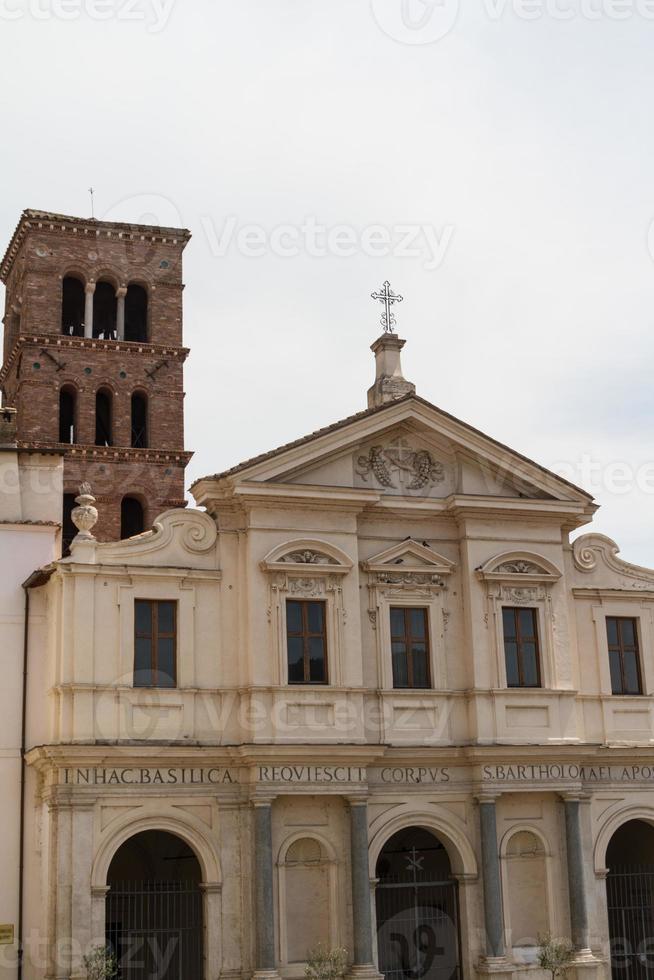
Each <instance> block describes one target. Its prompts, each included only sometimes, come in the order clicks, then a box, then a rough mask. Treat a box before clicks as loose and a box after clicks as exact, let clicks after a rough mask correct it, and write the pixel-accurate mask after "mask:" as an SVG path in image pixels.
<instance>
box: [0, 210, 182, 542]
mask: <svg viewBox="0 0 654 980" xmlns="http://www.w3.org/2000/svg"><path fill="white" fill-rule="evenodd" d="M28 214H29V213H28ZM22 221H23V222H25V217H24V218H23V219H22ZM39 225H41V227H39ZM21 228H22V230H21ZM126 228H127V226H122V225H114V224H108V223H102V222H96V223H91V222H88V221H86V222H84V221H77V219H58V220H53V221H51V222H49V221H34V220H28V221H27V222H26V225H25V226H24V227H22V226H21V225H19V229H18V232H17V236H18V237H15V239H14V240H13V241H14V243H16V242H17V243H18V244H17V245H16V246H15V247H14V249H13V252H12V253H11V256H13V257H11V258H10V260H8V259H7V258H5V264H4V266H3V273H4V275H5V278H6V282H7V295H6V315H5V337H4V350H5V361H4V365H3V368H2V371H1V372H0V384H1V385H2V390H3V403H4V404H5V405H10V406H13V407H15V408H16V409H17V411H18V424H17V438H18V440H19V442H20V443H22V444H25V445H28V446H36V447H48V446H58V445H60V443H59V400H60V392H61V389H62V388H63V387H64V386H66V387H67V388H68V389H69V390H71V391H74V393H75V400H76V416H75V445H74V446H67V447H66V456H65V458H64V492H65V493H77V488H78V486H79V484H80V483H81V482H83V481H87V482H89V483H90V484H91V486H92V488H93V492H94V494H95V496H96V497H97V499H98V502H99V504H100V507H99V511H100V520H99V522H98V525H97V528H96V534H97V537H98V538H99V539H100V540H111V539H114V538H118V537H119V536H120V502H121V499H122V498H123V496H135V497H137V498H138V499H139V500H140V501H141V503H142V504H143V506H144V510H145V518H146V526H149V524H150V523H151V522H152V521H154V519H155V518H156V517H157V515H158V514H159V513H161V512H162V511H164V510H167V509H168V508H169V507H174V506H183V505H184V468H185V466H186V464H187V463H188V460H189V459H190V454H187V453H184V383H183V365H184V361H185V359H186V356H187V354H188V351H187V350H185V349H184V348H183V347H182V346H181V345H182V291H183V284H182V251H183V249H184V246H185V244H186V240H187V237H188V236H187V233H185V232H181V231H180V232H179V233H178V234H177V236H175V234H174V232H166V234H165V236H162V230H161V229H156V228H154V229H150V230H149V231H148V229H143V228H140V229H132V230H131V231H126V230H125V229H126ZM162 237H165V238H166V240H165V241H161V240H159V239H161V238H162ZM70 274H74V275H76V276H77V277H78V278H80V279H81V280H82V281H83V282H84V283H91V282H99V281H108V282H110V283H111V284H112V286H113V287H114V288H115V289H118V288H122V287H126V286H128V285H129V284H131V283H135V284H138V285H140V286H143V287H144V288H145V289H146V291H147V293H148V328H147V329H148V333H147V336H148V343H143V344H139V343H129V342H127V341H114V340H102V339H97V340H91V339H84V338H78V337H70V336H67V335H66V336H64V335H62V333H61V306H62V289H63V280H64V277H65V276H66V275H70ZM98 389H103V390H105V391H107V392H109V393H110V395H111V403H112V443H113V445H112V447H96V446H95V417H96V412H95V406H96V393H97V391H98ZM134 392H139V393H140V394H143V395H145V396H146V398H147V406H148V413H147V415H148V440H147V449H133V448H131V443H132V438H131V399H132V395H133V393H134Z"/></svg>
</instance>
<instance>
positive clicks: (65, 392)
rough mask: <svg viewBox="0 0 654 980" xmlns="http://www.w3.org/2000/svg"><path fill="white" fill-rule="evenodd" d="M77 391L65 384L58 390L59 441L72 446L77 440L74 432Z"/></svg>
mask: <svg viewBox="0 0 654 980" xmlns="http://www.w3.org/2000/svg"><path fill="white" fill-rule="evenodd" d="M76 403H77V392H76V391H75V389H74V388H71V387H69V386H66V387H65V388H62V389H61V391H60V392H59V442H65V443H66V444H67V445H69V446H72V445H74V443H76V442H77V435H76V432H75V414H76V408H77V404H76Z"/></svg>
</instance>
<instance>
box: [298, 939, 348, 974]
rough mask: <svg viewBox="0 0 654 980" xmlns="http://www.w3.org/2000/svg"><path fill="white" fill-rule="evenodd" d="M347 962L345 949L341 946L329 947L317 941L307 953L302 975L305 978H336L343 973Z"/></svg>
mask: <svg viewBox="0 0 654 980" xmlns="http://www.w3.org/2000/svg"><path fill="white" fill-rule="evenodd" d="M346 964H347V950H346V949H344V948H343V947H342V946H337V947H336V948H335V949H329V948H328V947H326V946H323V944H322V943H318V945H317V946H315V947H314V948H313V949H310V950H309V951H308V953H307V965H306V967H305V970H304V975H305V977H306V978H307V980H336V977H340V976H342V975H343V973H344V971H345V966H346Z"/></svg>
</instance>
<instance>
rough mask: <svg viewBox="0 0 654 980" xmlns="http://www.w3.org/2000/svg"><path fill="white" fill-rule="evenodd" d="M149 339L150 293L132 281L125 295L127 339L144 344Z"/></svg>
mask: <svg viewBox="0 0 654 980" xmlns="http://www.w3.org/2000/svg"><path fill="white" fill-rule="evenodd" d="M147 339H148V294H147V292H146V290H145V289H144V288H143V286H137V285H135V284H134V283H132V284H131V285H130V286H128V287H127V295H126V296H125V340H131V341H132V342H134V343H140V344H144V343H147Z"/></svg>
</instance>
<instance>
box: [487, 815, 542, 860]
mask: <svg viewBox="0 0 654 980" xmlns="http://www.w3.org/2000/svg"><path fill="white" fill-rule="evenodd" d="M516 834H532V835H533V836H534V837H536V838H537V839H538V840H539V841H540V842H541V844H542V845H543V854H544V856H545V857H548V858H549V857H551V856H552V851H551V849H550V845H549V842H548V840H547V838H546V837H545V836H544V835H543V833H542V831H541V830H540V829H539V828H538V827H533V826H532V825H531V824H529V823H516V824H513V826H511V827H509V829H508V830H507V831H506V833H505V834H504V836H503V837H502V839H501V840H500V857H502V858H503V857H506V854H507V849H508V846H509V844H510V843H511V838H512V837H514V836H515V835H516Z"/></svg>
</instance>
